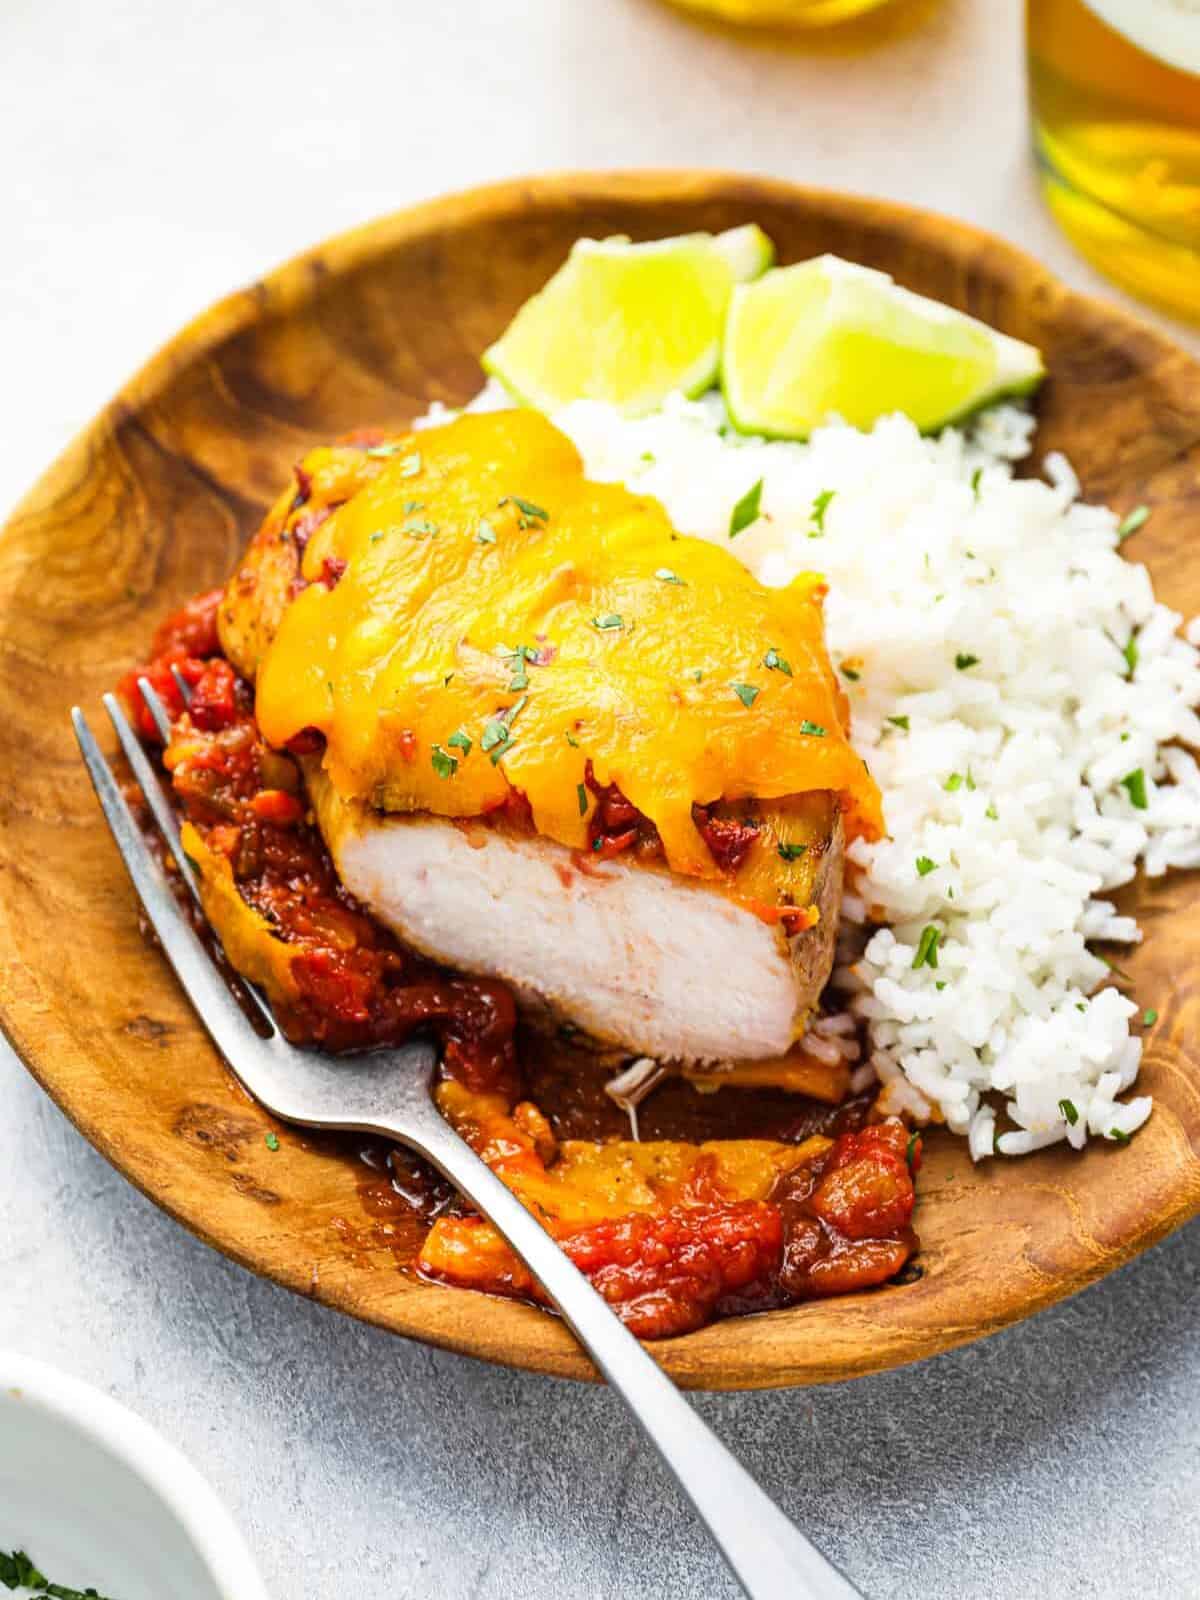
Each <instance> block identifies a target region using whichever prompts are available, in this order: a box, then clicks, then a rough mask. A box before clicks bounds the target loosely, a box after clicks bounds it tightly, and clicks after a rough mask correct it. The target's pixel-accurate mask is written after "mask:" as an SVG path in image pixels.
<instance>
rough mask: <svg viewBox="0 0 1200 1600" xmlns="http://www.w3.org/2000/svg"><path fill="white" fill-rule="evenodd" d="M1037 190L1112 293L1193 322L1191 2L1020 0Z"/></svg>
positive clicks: (1198, 89) (1199, 263)
mask: <svg viewBox="0 0 1200 1600" xmlns="http://www.w3.org/2000/svg"><path fill="white" fill-rule="evenodd" d="M1026 6H1027V18H1028V34H1029V94H1030V102H1031V107H1032V113H1033V134H1034V144H1035V148H1036V152H1037V157H1038V162H1039V166H1040V172H1041V182H1042V188H1043V190H1044V193H1045V195H1046V199H1047V201H1048V203H1049V205H1050V208H1051V210H1052V211H1053V212H1054V214H1055V216H1056V217H1057V218H1058V220H1059V222H1060V223H1061V225H1062V227H1063V228H1064V229H1065V231H1066V232H1067V234H1068V235H1069V236H1070V237H1071V239H1072V240H1074V242H1075V243H1076V245H1077V246H1078V247H1079V249H1081V250H1082V251H1083V253H1084V254H1085V255H1086V256H1087V257H1088V258H1089V259H1090V260H1091V261H1093V262H1094V263H1095V265H1096V266H1098V267H1099V268H1100V269H1101V271H1103V272H1105V273H1107V274H1108V276H1109V277H1111V278H1113V279H1114V280H1115V281H1116V282H1118V283H1119V284H1121V286H1122V287H1123V288H1126V289H1129V290H1131V291H1132V292H1133V293H1134V294H1137V295H1141V296H1142V297H1144V298H1145V299H1147V300H1152V301H1154V302H1156V303H1157V304H1158V305H1160V306H1162V307H1164V308H1165V309H1166V310H1168V311H1173V312H1175V313H1176V314H1177V315H1182V316H1186V317H1190V318H1191V319H1193V320H1194V321H1198V322H1200V0H1026Z"/></svg>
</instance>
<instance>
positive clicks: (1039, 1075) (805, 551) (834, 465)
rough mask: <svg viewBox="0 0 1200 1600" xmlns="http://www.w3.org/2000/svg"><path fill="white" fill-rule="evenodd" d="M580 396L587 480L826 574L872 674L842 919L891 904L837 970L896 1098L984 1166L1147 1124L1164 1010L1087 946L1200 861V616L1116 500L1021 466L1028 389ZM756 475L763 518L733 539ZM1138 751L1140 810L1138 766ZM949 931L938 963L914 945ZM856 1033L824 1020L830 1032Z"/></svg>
mask: <svg viewBox="0 0 1200 1600" xmlns="http://www.w3.org/2000/svg"><path fill="white" fill-rule="evenodd" d="M502 400H503V397H502V395H500V396H498V395H497V393H496V391H495V389H494V388H492V389H491V390H489V391H485V393H484V395H483V396H481V397H480V401H479V402H477V403H479V404H482V405H491V404H496V403H501V402H502ZM554 420H555V422H556V423H558V425H559V426H560V427H562V428H563V429H564V431H565V432H567V433H568V434H570V436H571V437H572V438H573V439H574V440H575V442H576V444H577V445H578V447H579V449H580V451H581V453H582V455H583V457H584V461H585V464H586V468H587V471H588V473H589V475H591V476H593V477H597V478H601V479H610V480H622V481H624V482H627V483H629V484H630V485H632V486H633V487H635V488H636V489H638V490H639V491H644V492H646V493H649V494H653V495H655V496H657V497H658V498H659V499H660V500H661V501H662V503H663V504H664V506H665V507H666V508H667V511H668V512H669V514H670V515H671V518H672V520H673V521H674V523H675V525H676V526H677V527H678V528H680V529H681V530H682V531H684V532H687V533H691V534H695V535H698V536H699V537H701V538H705V539H710V540H712V541H714V542H715V543H718V544H721V545H726V546H729V548H731V549H732V550H733V551H734V552H735V554H737V555H738V556H740V557H741V558H742V560H743V561H745V563H746V564H747V566H748V567H749V568H750V569H751V570H752V571H753V572H754V573H755V574H756V575H757V576H758V577H759V578H760V579H761V580H762V581H763V582H764V583H767V584H771V585H782V584H785V583H787V582H789V581H790V580H791V579H792V578H793V577H794V576H795V575H796V574H797V573H798V572H801V571H804V570H811V569H814V568H815V569H817V570H819V571H820V572H822V573H824V574H825V575H826V577H827V578H828V581H829V596H828V600H827V602H826V622H827V632H828V641H829V647H830V652H831V655H832V657H833V660H834V663H835V665H838V666H839V668H840V667H841V666H843V665H845V666H848V667H849V668H850V669H851V670H852V671H856V672H857V673H858V674H859V676H858V678H857V680H852V679H850V678H844V679H843V682H844V686H845V688H846V690H847V693H848V695H849V698H850V702H851V707H852V714H853V728H852V737H853V741H854V744H855V747H856V748H857V749H858V750H859V751H860V753H861V754H862V755H863V757H864V758H865V760H866V761H867V763H868V765H869V766H870V769H871V772H872V773H873V775H874V777H875V779H876V781H877V782H878V784H879V786H880V788H881V790H882V791H883V800H884V811H885V816H886V819H887V825H888V837H887V838H886V839H883V840H881V841H880V842H878V843H876V844H864V843H862V842H859V843H857V844H855V845H854V846H853V847H852V848H851V851H850V858H851V861H852V862H853V864H854V866H855V867H856V868H857V869H858V872H857V875H856V876H855V878H854V879H853V880H852V882H851V884H850V889H849V892H847V894H846V897H845V901H844V907H843V923H844V924H845V923H847V922H849V923H864V922H866V923H868V924H869V925H873V924H878V923H883V924H886V925H885V926H882V927H878V928H877V930H876V931H875V932H873V933H871V934H870V936H869V938H867V941H866V948H865V952H862V953H858V952H857V951H856V952H855V954H854V956H853V958H850V957H848V958H847V962H846V964H844V965H843V966H841V967H840V968H839V969H838V971H837V973H836V975H835V981H836V982H837V983H838V984H839V985H840V986H841V987H842V988H843V990H844V991H845V992H846V995H847V1004H848V1007H849V1010H850V1011H851V1012H852V1013H853V1014H854V1016H855V1017H856V1018H857V1019H859V1020H860V1021H861V1022H864V1023H865V1024H866V1028H867V1033H868V1037H869V1041H870V1051H871V1058H870V1065H871V1066H872V1067H873V1069H874V1071H875V1072H876V1073H877V1074H878V1076H879V1078H880V1079H882V1080H883V1084H884V1095H885V1101H886V1103H887V1104H888V1105H890V1106H891V1107H893V1108H894V1109H897V1110H899V1109H904V1110H907V1111H908V1112H910V1113H911V1114H912V1115H914V1116H917V1117H918V1118H926V1117H928V1116H930V1115H931V1114H934V1115H938V1116H940V1117H942V1118H944V1119H945V1121H946V1123H947V1124H948V1125H949V1126H950V1127H951V1128H952V1129H953V1130H954V1131H955V1132H957V1133H960V1134H963V1135H965V1136H966V1137H967V1138H968V1141H969V1148H970V1151H971V1154H972V1155H973V1156H974V1157H975V1158H976V1159H977V1160H978V1159H981V1158H982V1157H985V1156H988V1155H991V1154H992V1153H993V1152H994V1151H998V1152H999V1153H1001V1154H1004V1155H1020V1154H1024V1153H1025V1152H1027V1151H1029V1150H1034V1149H1040V1148H1042V1147H1043V1146H1045V1145H1047V1144H1052V1143H1055V1142H1057V1141H1059V1140H1062V1139H1066V1140H1068V1141H1069V1142H1070V1143H1071V1144H1072V1145H1074V1146H1075V1147H1076V1148H1078V1147H1080V1146H1082V1145H1083V1144H1084V1143H1085V1142H1086V1140H1087V1138H1088V1136H1089V1134H1094V1135H1097V1136H1099V1137H1102V1138H1118V1139H1121V1138H1126V1137H1128V1135H1130V1134H1131V1133H1133V1132H1134V1130H1135V1129H1137V1128H1139V1127H1140V1126H1141V1124H1142V1123H1143V1122H1144V1121H1145V1120H1146V1118H1147V1117H1148V1116H1149V1114H1150V1106H1151V1102H1150V1100H1149V1098H1148V1097H1145V1096H1143V1097H1139V1098H1134V1099H1131V1100H1128V1101H1125V1102H1122V1101H1121V1100H1120V1099H1119V1098H1118V1097H1119V1096H1120V1095H1121V1094H1122V1093H1123V1092H1124V1091H1126V1090H1128V1089H1129V1088H1130V1086H1131V1085H1132V1084H1133V1083H1134V1081H1135V1079H1136V1077H1137V1074H1138V1067H1139V1062H1140V1057H1141V1050H1142V1044H1141V1038H1140V1036H1139V1034H1131V1031H1130V1024H1131V1021H1132V1019H1133V1018H1134V1017H1135V1016H1136V1015H1137V1014H1138V1012H1139V1010H1140V1006H1138V1005H1135V1004H1134V1002H1133V1001H1132V1000H1129V999H1127V998H1125V997H1124V996H1123V995H1122V994H1120V993H1119V992H1118V991H1117V990H1116V989H1115V988H1112V987H1106V988H1100V987H1099V986H1100V985H1101V984H1102V983H1103V981H1104V980H1105V979H1106V978H1107V977H1108V976H1109V969H1108V966H1107V965H1106V963H1105V962H1104V961H1103V960H1102V959H1101V958H1100V957H1099V956H1097V955H1095V954H1093V953H1092V952H1091V951H1090V950H1089V948H1088V945H1089V941H1094V940H1099V939H1103V940H1106V941H1112V942H1116V943H1133V942H1136V941H1137V940H1138V939H1140V937H1141V935H1140V932H1139V930H1138V928H1137V925H1136V923H1135V921H1134V920H1133V919H1132V918H1131V917H1128V916H1121V915H1118V914H1117V912H1116V910H1115V909H1114V907H1113V905H1112V903H1111V901H1110V900H1109V899H1108V898H1107V895H1108V893H1109V892H1110V891H1112V890H1114V889H1116V888H1117V887H1118V886H1119V885H1121V884H1124V883H1128V882H1129V881H1130V880H1131V879H1132V878H1133V877H1134V875H1135V873H1136V871H1137V869H1138V867H1139V865H1140V866H1141V867H1142V868H1143V869H1144V871H1145V872H1146V873H1147V874H1149V875H1150V876H1159V875H1161V874H1162V873H1164V872H1166V871H1167V870H1168V869H1169V868H1173V867H1185V868H1186V867H1196V866H1200V768H1198V767H1197V763H1196V761H1195V760H1194V759H1193V757H1192V756H1191V755H1190V754H1189V753H1187V751H1186V750H1184V749H1182V748H1180V745H1181V744H1182V745H1192V746H1197V745H1200V720H1198V719H1197V716H1196V714H1195V711H1194V709H1193V708H1194V707H1196V706H1197V704H1200V651H1198V650H1197V649H1196V648H1195V647H1194V645H1193V643H1190V642H1187V640H1188V639H1192V640H1195V641H1196V643H1198V644H1200V621H1198V622H1194V623H1192V624H1190V625H1189V628H1188V630H1187V633H1186V636H1185V637H1180V635H1179V628H1180V624H1181V622H1182V618H1180V617H1179V616H1177V615H1176V614H1175V613H1174V612H1172V611H1170V610H1168V609H1167V608H1166V607H1165V606H1162V605H1159V604H1158V603H1156V601H1155V598H1154V591H1153V588H1152V586H1151V582H1150V578H1149V574H1148V573H1147V572H1146V569H1145V568H1144V567H1142V566H1139V565H1137V564H1136V562H1135V561H1132V560H1125V559H1123V558H1122V556H1121V555H1119V554H1118V553H1117V546H1118V533H1117V518H1116V516H1115V515H1114V514H1113V513H1112V512H1110V511H1107V510H1105V509H1102V508H1100V507H1095V506H1088V505H1084V504H1082V503H1080V502H1079V500H1078V498H1077V496H1078V492H1079V485H1078V482H1077V480H1076V478H1075V475H1074V473H1073V472H1072V470H1071V468H1070V466H1069V464H1068V463H1067V462H1066V461H1065V460H1064V459H1063V458H1062V457H1061V456H1048V457H1047V458H1046V461H1045V463H1044V470H1045V473H1046V477H1047V479H1048V480H1049V481H1048V482H1040V481H1036V480H1033V479H1017V478H1014V477H1013V474H1012V464H1013V463H1014V462H1016V461H1018V460H1020V459H1021V458H1022V457H1024V456H1026V455H1027V454H1028V453H1029V451H1030V448H1031V438H1032V434H1033V427H1034V424H1033V421H1032V419H1031V418H1030V417H1029V416H1028V415H1026V414H1025V413H1024V412H1023V411H1021V410H1019V409H1018V408H1016V407H1014V406H998V407H996V408H994V409H992V410H991V411H989V412H986V413H984V414H983V415H982V416H981V417H980V418H979V419H978V420H977V422H976V423H975V424H974V426H973V427H971V428H970V429H969V430H960V429H947V430H946V431H945V432H943V433H942V434H941V435H940V436H939V437H937V438H922V437H921V435H920V434H919V433H918V432H917V430H916V429H915V428H914V427H913V425H912V423H911V422H909V421H908V420H907V419H906V418H903V417H899V416H894V417H889V418H887V419H885V420H883V421H881V422H879V423H878V424H877V425H876V426H875V427H874V428H873V429H872V431H871V432H870V433H861V432H858V431H857V430H855V429H853V428H850V427H847V426H845V425H842V424H832V425H830V426H827V427H824V428H822V429H821V430H819V431H818V432H817V433H816V434H814V436H813V438H812V440H811V441H810V442H809V443H808V444H804V445H797V444H785V443H776V442H767V441H764V440H760V439H746V438H740V437H738V436H737V435H736V434H732V433H725V432H723V425H724V421H725V419H724V414H723V410H722V406H721V403H720V401H719V399H718V398H717V397H715V396H709V397H706V398H705V399H704V400H702V401H698V402H687V401H684V400H683V399H675V400H672V401H671V402H669V403H668V404H667V406H666V407H665V408H664V410H663V411H662V412H661V413H658V414H656V415H655V416H653V417H649V418H645V419H642V420H638V421H629V420H626V419H623V418H622V417H620V416H619V415H618V414H617V413H616V412H615V411H613V410H612V409H610V408H608V407H606V406H603V405H599V404H596V403H594V402H590V401H588V402H579V403H577V404H575V405H572V406H569V407H567V408H566V409H565V410H564V411H562V412H561V413H560V414H559V415H557V416H556V417H555V418H554ZM760 478H761V479H762V483H763V489H762V499H761V508H762V515H761V517H760V520H759V521H757V522H756V523H755V524H754V525H753V526H752V527H750V528H748V529H746V531H745V532H743V533H742V534H740V535H739V536H738V537H737V538H736V539H735V540H734V541H733V543H732V544H730V541H729V523H730V515H731V512H732V509H733V507H734V505H735V504H736V503H737V502H738V501H739V500H740V499H741V498H742V496H743V495H745V493H746V492H747V490H749V489H750V488H751V487H752V486H753V485H754V484H755V483H756V482H757V481H758V480H759V479H760ZM829 491H832V498H831V499H829V501H828V504H827V507H826V509H825V513H824V519H823V531H820V530H818V528H817V526H816V521H815V519H814V505H815V504H816V503H817V499H818V496H823V495H826V494H828V493H829ZM1127 548H1128V547H1127ZM1133 550H1136V544H1134V546H1133ZM1130 553H1132V551H1131V552H1130ZM1131 638H1133V639H1136V651H1137V655H1136V666H1135V669H1134V670H1133V672H1132V674H1131V673H1130V667H1129V662H1128V660H1127V657H1126V655H1125V653H1124V652H1125V650H1126V647H1127V646H1128V645H1129V641H1130V640H1131ZM968 658H969V664H968ZM956 663H962V665H961V666H960V665H958V664H956ZM892 718H901V719H903V724H902V725H898V724H897V723H895V722H894V721H891V720H889V719H892ZM1173 741H1175V742H1173ZM1138 771H1140V772H1141V773H1142V775H1143V780H1144V785H1145V802H1146V803H1145V807H1144V809H1143V808H1141V807H1139V806H1137V805H1135V803H1134V797H1135V795H1136V797H1137V798H1138V799H1140V798H1141V795H1140V793H1138V786H1137V782H1136V780H1135V779H1130V782H1129V783H1128V784H1123V783H1122V780H1123V779H1126V778H1128V777H1129V775H1130V774H1133V773H1136V772H1138ZM1131 790H1132V791H1133V792H1132V793H1131ZM922 858H923V864H924V862H925V861H928V862H932V863H934V865H933V866H932V867H929V868H927V869H926V871H925V873H924V874H922V873H921V872H919V871H918V868H917V862H918V859H922ZM927 928H935V929H937V930H938V933H939V935H940V940H939V943H938V947H937V950H936V958H937V965H936V966H934V965H932V964H930V963H929V962H928V961H927V962H925V963H924V964H922V965H920V966H914V961H915V959H916V956H917V952H918V949H919V947H920V944H921V938H922V932H923V930H925V929H927ZM851 931H853V930H851ZM865 936H866V935H865V933H864V934H862V935H860V936H859V938H858V940H857V945H858V951H861V947H862V944H863V939H864V937H865ZM926 937H927V938H928V935H927V936H926ZM1154 1001H1155V997H1154V996H1152V995H1148V996H1145V997H1143V999H1142V1004H1148V1005H1153V1004H1154ZM1139 1026H1140V1024H1139ZM841 1037H844V1035H841V1034H840V1033H839V1032H837V1031H835V1030H826V1029H823V1030H822V1032H821V1045H822V1049H823V1050H824V1049H827V1048H829V1047H830V1046H834V1042H835V1040H838V1039H840V1038H841ZM835 1048H836V1047H835ZM867 1081H868V1079H867V1077H866V1076H865V1071H864V1068H862V1067H860V1068H859V1069H858V1070H857V1072H856V1075H855V1084H856V1087H862V1086H863V1084H864V1083H865V1082H867ZM985 1096H989V1097H990V1101H991V1103H990V1104H989V1101H988V1099H985V1098H984V1097H985ZM1001 1103H1002V1104H1003V1106H1004V1109H1005V1110H1006V1111H1007V1115H1008V1119H1009V1121H1010V1123H1011V1128H1010V1131H1007V1132H1003V1133H1001V1134H1000V1135H999V1137H998V1138H997V1137H996V1127H997V1123H996V1110H995V1108H996V1106H998V1105H999V1104H1001Z"/></svg>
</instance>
